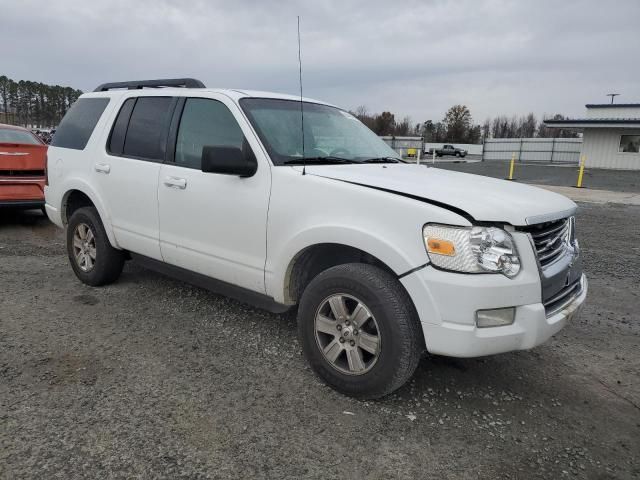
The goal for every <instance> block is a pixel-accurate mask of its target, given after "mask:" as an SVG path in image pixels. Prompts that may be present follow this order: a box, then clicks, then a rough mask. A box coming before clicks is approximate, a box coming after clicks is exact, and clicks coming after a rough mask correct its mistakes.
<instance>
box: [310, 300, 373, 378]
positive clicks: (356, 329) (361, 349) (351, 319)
mask: <svg viewBox="0 0 640 480" xmlns="http://www.w3.org/2000/svg"><path fill="white" fill-rule="evenodd" d="M314 330H315V338H316V343H317V345H318V348H320V351H321V352H322V355H323V356H324V358H325V360H327V362H328V363H329V364H330V365H331V366H332V367H333V368H335V369H336V370H338V371H340V372H342V373H345V374H348V375H362V374H365V373H367V372H368V371H369V370H371V368H373V366H374V365H375V363H376V361H377V360H378V357H379V356H380V346H381V335H380V329H379V328H378V324H377V322H376V319H375V318H374V316H373V315H372V314H371V312H370V310H369V309H368V308H367V306H366V305H365V304H364V303H363V302H362V301H360V300H358V299H357V298H355V297H353V296H351V295H347V294H342V293H339V294H334V295H331V296H329V297H327V298H326V299H324V300H323V301H322V302H321V304H320V308H318V310H317V312H316V316H315V319H314Z"/></svg>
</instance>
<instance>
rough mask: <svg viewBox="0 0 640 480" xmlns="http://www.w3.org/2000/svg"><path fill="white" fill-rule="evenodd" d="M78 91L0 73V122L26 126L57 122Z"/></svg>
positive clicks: (49, 126)
mask: <svg viewBox="0 0 640 480" xmlns="http://www.w3.org/2000/svg"><path fill="white" fill-rule="evenodd" d="M80 95H82V91H81V90H76V89H73V88H71V87H62V86H60V85H47V84H46V83H40V82H31V81H28V80H19V81H15V80H12V79H11V78H8V77H7V76H5V75H0V123H8V124H11V125H22V126H24V127H30V128H51V127H55V126H56V125H58V123H59V122H60V120H61V119H62V117H63V116H64V114H65V113H66V111H67V110H68V109H69V107H70V106H71V105H72V104H73V102H75V101H76V100H77V99H78V97H79V96H80Z"/></svg>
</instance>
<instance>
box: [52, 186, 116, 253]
mask: <svg viewBox="0 0 640 480" xmlns="http://www.w3.org/2000/svg"><path fill="white" fill-rule="evenodd" d="M84 206H92V207H95V209H96V210H97V211H98V215H99V216H100V220H101V221H102V225H103V226H104V229H105V232H106V233H107V237H108V238H109V242H110V243H111V245H113V246H114V247H116V248H119V247H118V244H117V242H116V239H115V235H114V234H113V227H112V225H111V219H110V217H109V215H108V212H107V210H106V208H105V206H104V205H103V203H102V202H101V201H100V200H99V197H98V196H97V195H96V194H95V192H94V191H93V190H92V189H91V187H89V185H87V184H84V183H73V184H70V185H68V186H67V189H66V190H65V193H64V194H63V196H62V202H61V204H60V217H61V219H62V223H63V225H67V224H68V223H69V218H70V217H71V215H72V214H73V212H74V211H75V210H76V209H77V208H81V207H84Z"/></svg>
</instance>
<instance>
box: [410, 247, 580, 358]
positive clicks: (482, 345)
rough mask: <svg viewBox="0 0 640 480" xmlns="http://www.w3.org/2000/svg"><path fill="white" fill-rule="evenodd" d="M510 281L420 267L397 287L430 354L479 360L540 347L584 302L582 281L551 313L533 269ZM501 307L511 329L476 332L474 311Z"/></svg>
mask: <svg viewBox="0 0 640 480" xmlns="http://www.w3.org/2000/svg"><path fill="white" fill-rule="evenodd" d="M521 252H523V250H521ZM527 263H528V262H525V263H524V264H525V265H526V264H527ZM529 264H530V263H529ZM516 279H517V280H516V281H514V280H511V279H507V278H506V277H504V276H502V275H464V274H459V273H448V272H442V271H437V270H435V269H433V268H431V267H426V268H424V269H422V270H420V271H418V272H415V273H413V274H411V275H408V276H407V277H403V278H402V280H401V281H402V283H403V285H404V286H405V288H406V289H407V291H408V293H409V295H410V296H411V298H412V299H413V300H414V304H415V306H416V309H417V310H418V314H419V316H420V320H421V323H422V330H423V333H424V338H425V343H426V346H427V350H428V351H429V352H430V353H432V354H438V355H447V356H452V357H479V356H484V355H493V354H497V353H505V352H510V351H514V350H526V349H530V348H533V347H535V346H537V345H540V344H542V343H544V342H546V341H547V340H548V339H549V338H550V337H551V336H553V335H555V334H556V333H557V332H558V331H560V330H561V329H562V328H563V327H564V326H565V325H566V324H567V322H568V321H570V320H571V318H573V317H574V316H575V315H576V313H577V312H578V311H579V309H580V307H581V306H582V304H583V303H584V301H585V298H586V296H587V278H586V276H585V275H582V277H581V279H580V283H581V288H580V289H579V290H576V293H574V294H573V295H572V296H571V297H570V298H567V299H566V301H564V302H563V304H562V305H561V307H560V308H556V309H554V311H553V312H552V311H548V310H546V309H545V306H544V304H543V303H542V302H541V290H540V288H541V287H540V277H539V274H538V272H537V269H534V268H529V269H527V268H525V269H524V270H523V271H521V272H520V274H519V275H518V276H517V277H516ZM503 307H515V320H514V323H513V324H511V325H507V326H500V327H490V328H478V327H477V326H476V324H475V315H476V311H477V310H483V309H493V308H503Z"/></svg>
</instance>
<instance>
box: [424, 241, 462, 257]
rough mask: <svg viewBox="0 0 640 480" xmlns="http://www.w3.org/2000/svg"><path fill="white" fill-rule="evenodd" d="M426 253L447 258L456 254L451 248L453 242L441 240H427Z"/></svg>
mask: <svg viewBox="0 0 640 480" xmlns="http://www.w3.org/2000/svg"><path fill="white" fill-rule="evenodd" d="M427 251H428V252H429V253H436V254H438V255H446V256H447V257H453V256H454V255H455V254H456V248H455V247H454V246H453V242H450V241H449V240H442V239H441V238H431V237H430V238H428V239H427Z"/></svg>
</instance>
